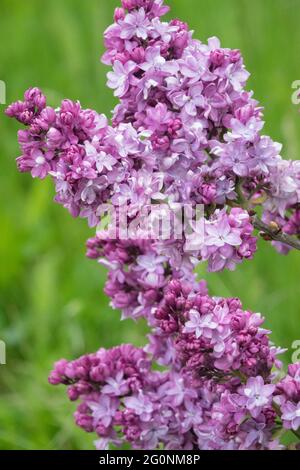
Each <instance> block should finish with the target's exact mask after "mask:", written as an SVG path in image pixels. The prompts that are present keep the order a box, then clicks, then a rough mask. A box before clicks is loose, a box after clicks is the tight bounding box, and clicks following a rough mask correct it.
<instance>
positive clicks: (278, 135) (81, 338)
mask: <svg viewBox="0 0 300 470" xmlns="http://www.w3.org/2000/svg"><path fill="white" fill-rule="evenodd" d="M119 3H120V1H119V0H86V1H84V2H83V1H82V0H47V1H40V0H27V1H26V2H25V1H23V0H0V12H1V16H0V43H1V48H0V64H1V65H0V67H1V71H0V79H1V80H4V81H5V82H6V85H7V102H8V103H9V102H11V101H14V100H17V99H20V98H21V97H22V94H23V92H24V90H25V89H26V88H28V87H30V86H39V87H41V88H42V89H43V90H44V91H45V92H46V94H47V96H48V102H49V104H51V105H54V106H57V105H58V104H59V102H60V100H61V99H62V98H65V97H69V98H71V99H79V100H80V101H81V103H82V105H83V106H84V107H93V108H95V109H97V110H98V111H102V112H105V113H107V114H109V112H110V110H111V109H112V108H113V106H114V103H115V101H114V99H113V97H112V93H111V91H110V90H108V89H106V87H105V82H106V77H105V74H106V72H107V69H106V68H105V67H104V66H102V65H101V64H100V63H99V56H100V54H101V53H102V51H103V44H102V33H103V31H104V29H105V28H106V27H107V26H108V25H109V24H110V23H111V19H112V15H113V10H114V7H116V6H119ZM168 3H169V4H170V5H171V6H172V15H173V16H176V17H180V18H181V19H183V20H185V21H187V22H188V23H189V25H190V27H191V28H192V29H194V30H195V35H196V37H199V38H202V39H203V40H204V41H205V40H206V39H207V38H208V37H209V36H214V35H216V36H219V37H220V38H221V40H222V44H223V45H224V46H225V47H232V48H239V49H241V50H242V53H243V55H244V57H245V62H246V65H247V67H248V69H249V70H250V72H251V73H252V78H251V80H250V86H251V88H252V89H254V91H255V96H256V98H257V99H259V100H260V101H261V103H262V105H263V106H265V110H266V111H265V117H266V131H265V132H267V133H269V134H270V135H271V136H272V137H273V138H274V139H275V140H278V141H280V142H283V143H284V152H283V155H284V156H285V157H288V158H297V157H298V158H299V156H300V116H299V114H298V110H297V107H296V106H295V105H293V104H292V103H291V94H292V89H291V84H292V82H293V81H294V80H297V79H300V69H299V44H300V29H299V24H300V0H252V1H251V2H249V1H248V0H214V1H213V2H212V1H210V0H184V1H183V0H169V2H168ZM3 110H4V106H1V109H0V111H1V117H0V129H1V147H0V152H1V167H0V211H1V230H0V290H1V295H0V339H2V340H4V341H5V342H6V344H7V365H5V366H0V394H1V396H0V448H2V449H91V448H92V441H93V436H88V435H86V434H85V433H84V432H83V431H81V430H79V429H77V428H76V427H75V426H74V425H73V420H72V412H73V411H74V409H75V406H74V404H70V403H68V400H67V399H66V397H65V390H64V389H63V388H54V387H51V386H49V385H48V383H47V375H48V372H49V370H50V369H51V366H52V363H53V362H54V361H55V360H57V359H58V358H61V357H67V358H69V359H72V358H75V357H77V356H78V355H81V354H84V353H86V352H92V351H94V350H96V349H97V348H98V347H100V346H108V347H109V346H113V345H116V344H118V343H120V342H129V341H130V342H134V343H135V344H137V345H143V344H144V342H145V336H144V333H145V331H146V330H145V326H144V325H143V324H142V323H139V324H133V323H132V321H130V320H127V321H125V322H122V323H121V322H119V313H118V312H116V311H112V310H111V309H110V307H109V306H108V300H107V298H106V297H105V296H104V294H103V292H102V289H103V285H104V282H105V270H104V269H102V268H101V267H99V266H98V265H97V263H95V262H92V261H89V260H87V259H85V240H86V239H87V238H88V237H89V236H92V235H93V231H92V230H89V229H88V228H87V226H86V222H85V221H81V220H73V219H72V218H71V217H70V216H69V215H68V213H67V212H66V211H65V210H64V209H63V208H62V207H60V206H57V205H55V204H53V202H52V198H53V195H54V191H53V187H52V185H51V182H50V181H46V182H40V181H33V180H32V179H31V178H30V176H28V175H26V176H24V175H19V174H18V173H17V171H16V168H15V163H14V157H15V156H18V153H19V150H18V145H17V139H16V130H17V128H18V126H17V125H16V124H15V123H14V122H11V121H10V120H9V119H7V118H5V117H4V116H3V112H2V111H3ZM299 267H300V255H299V253H292V254H290V255H289V256H287V257H281V256H279V255H277V254H276V253H275V252H274V251H273V249H272V248H271V247H270V246H267V244H266V243H265V242H263V241H261V242H260V250H259V252H258V254H257V255H256V258H255V261H254V262H248V263H247V262H246V263H244V264H243V265H242V266H240V267H238V268H237V270H236V272H234V273H229V272H226V273H222V274H219V275H209V276H206V277H207V278H208V281H209V285H210V290H211V292H212V293H213V294H217V295H225V296H229V295H230V296H240V297H241V298H242V300H243V302H244V306H245V307H246V308H249V309H252V310H255V311H262V312H263V313H264V314H265V316H266V318H267V326H268V327H269V328H270V329H272V330H274V333H273V340H274V342H276V343H278V344H279V345H281V346H284V347H287V348H290V351H289V352H288V353H287V355H286V360H289V359H290V356H291V344H292V342H293V341H294V340H296V339H300V306H299V272H300V268H299ZM203 275H205V274H203Z"/></svg>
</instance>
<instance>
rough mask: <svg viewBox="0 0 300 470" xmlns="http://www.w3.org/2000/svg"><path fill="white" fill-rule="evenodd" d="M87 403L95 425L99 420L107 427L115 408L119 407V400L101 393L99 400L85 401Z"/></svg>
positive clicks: (112, 417)
mask: <svg viewBox="0 0 300 470" xmlns="http://www.w3.org/2000/svg"><path fill="white" fill-rule="evenodd" d="M87 405H88V406H89V408H90V409H91V411H92V416H93V419H94V422H95V425H97V424H98V423H99V422H101V423H102V424H103V426H105V427H106V428H108V427H109V426H110V424H111V422H112V420H113V419H114V416H115V413H116V410H117V409H118V407H119V401H118V400H117V399H115V398H111V397H109V396H108V395H102V396H100V398H99V401H97V402H94V401H91V402H87Z"/></svg>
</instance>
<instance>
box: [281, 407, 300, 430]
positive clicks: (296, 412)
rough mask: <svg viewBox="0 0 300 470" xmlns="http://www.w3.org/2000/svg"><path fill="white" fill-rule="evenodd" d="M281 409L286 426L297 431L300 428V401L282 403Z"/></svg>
mask: <svg viewBox="0 0 300 470" xmlns="http://www.w3.org/2000/svg"><path fill="white" fill-rule="evenodd" d="M281 411H282V416H281V417H282V421H283V424H284V426H285V427H286V428H287V429H293V430H294V431H297V430H298V429H299V428H300V402H298V403H297V404H295V403H292V402H290V401H288V402H286V403H285V404H284V405H282V407H281Z"/></svg>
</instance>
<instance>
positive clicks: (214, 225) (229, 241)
mask: <svg viewBox="0 0 300 470" xmlns="http://www.w3.org/2000/svg"><path fill="white" fill-rule="evenodd" d="M204 243H205V245H206V246H208V247H209V246H215V247H217V248H220V247H222V246H224V245H230V246H238V245H240V244H241V243H242V240H241V237H240V233H239V231H238V230H235V229H232V227H230V225H229V223H228V219H227V217H226V215H225V214H224V217H221V218H219V219H218V220H216V221H210V222H206V223H205V239H204Z"/></svg>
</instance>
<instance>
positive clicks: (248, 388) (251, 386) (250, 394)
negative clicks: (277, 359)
mask: <svg viewBox="0 0 300 470" xmlns="http://www.w3.org/2000/svg"><path fill="white" fill-rule="evenodd" d="M274 390H275V385H273V384H267V385H266V384H265V382H264V379H263V378H262V377H260V376H258V377H250V379H248V381H247V384H246V385H245V386H243V387H242V388H241V391H240V393H241V394H242V395H243V396H245V397H246V400H245V406H246V408H247V410H249V411H250V413H251V415H252V416H253V417H254V418H255V417H257V416H258V415H259V413H260V412H261V410H262V408H263V407H265V406H267V405H269V404H270V402H271V399H272V394H273V392H274Z"/></svg>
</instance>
